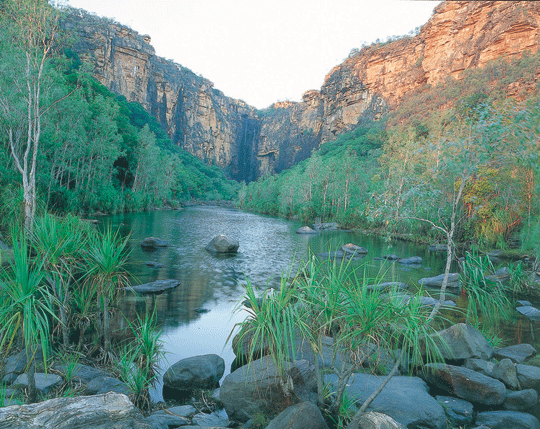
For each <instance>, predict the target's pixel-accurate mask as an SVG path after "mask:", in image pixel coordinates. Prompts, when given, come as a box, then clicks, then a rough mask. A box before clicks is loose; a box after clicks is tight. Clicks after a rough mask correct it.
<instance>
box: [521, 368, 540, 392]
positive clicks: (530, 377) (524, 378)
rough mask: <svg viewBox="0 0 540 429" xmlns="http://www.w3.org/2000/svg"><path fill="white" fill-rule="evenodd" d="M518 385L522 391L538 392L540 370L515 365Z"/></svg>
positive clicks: (539, 387) (539, 388)
mask: <svg viewBox="0 0 540 429" xmlns="http://www.w3.org/2000/svg"><path fill="white" fill-rule="evenodd" d="M516 371H517V377H518V380H519V385H520V386H521V388H522V389H536V390H540V368H539V367H537V366H532V365H524V364H521V363H518V364H517V365H516Z"/></svg>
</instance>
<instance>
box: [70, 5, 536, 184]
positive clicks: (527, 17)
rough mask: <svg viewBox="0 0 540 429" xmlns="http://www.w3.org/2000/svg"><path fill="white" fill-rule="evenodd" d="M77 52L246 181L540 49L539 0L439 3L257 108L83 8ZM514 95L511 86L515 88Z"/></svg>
mask: <svg viewBox="0 0 540 429" xmlns="http://www.w3.org/2000/svg"><path fill="white" fill-rule="evenodd" d="M67 26H68V27H69V28H71V29H75V30H76V31H77V33H78V34H79V41H78V42H77V43H76V45H75V50H76V51H77V52H78V53H79V54H80V56H81V57H82V58H84V59H86V60H87V61H89V62H90V63H91V64H93V67H94V75H95V76H96V78H97V79H98V80H99V81H100V82H101V83H103V84H104V85H106V86H107V87H108V88H109V89H111V90H112V91H113V92H115V93H118V94H121V95H124V96H125V97H126V98H127V99H128V100H129V101H137V102H139V103H141V104H142V105H143V106H144V108H145V109H146V110H147V111H149V112H150V113H151V114H153V115H154V116H156V117H157V118H158V119H159V121H160V122H161V124H162V125H163V127H164V129H166V131H167V132H168V134H169V135H170V136H171V138H172V140H173V142H174V143H175V144H178V145H180V146H182V147H183V148H184V149H186V150H188V151H189V152H191V153H192V154H194V155H196V156H198V157H199V158H201V159H203V160H205V161H206V162H208V163H214V164H217V165H219V166H221V167H224V168H225V169H226V170H227V171H228V172H229V173H230V175H231V176H232V177H233V178H235V179H238V180H246V181H250V180H253V179H255V178H257V177H259V176H261V175H265V174H271V173H274V172H278V171H281V170H283V169H284V168H288V167H290V166H292V165H294V164H296V163H297V162H299V161H300V160H302V159H305V158H307V157H308V156H309V154H310V153H311V151H312V150H313V149H314V148H317V147H318V146H319V145H320V144H322V143H325V142H328V141H331V140H333V139H334V138H335V137H336V136H337V135H339V134H341V133H343V132H346V131H349V130H351V129H354V128H355V127H356V126H357V125H358V123H359V121H361V120H362V119H364V118H375V119H377V118H378V117H379V116H380V115H381V113H382V112H384V110H385V109H388V108H390V109H392V108H394V107H396V106H398V105H399V103H400V102H401V101H403V100H405V99H406V97H407V95H408V94H411V93H412V92H414V91H419V90H421V89H422V88H423V87H425V85H426V84H427V85H435V84H437V83H438V82H440V81H441V80H444V79H445V78H447V77H449V76H450V77H453V78H457V79H459V78H460V74H461V72H462V71H463V70H466V69H469V68H474V67H483V66H484V65H485V64H486V63H487V62H488V61H490V60H493V59H496V58H499V57H506V58H513V57H516V56H520V55H522V54H523V52H525V51H531V52H536V50H537V48H538V43H539V39H538V38H539V34H540V3H537V2H504V1H494V2H491V1H478V2H468V1H452V2H444V3H441V4H440V5H439V6H437V8H436V9H435V11H434V14H433V16H432V17H431V19H430V20H429V21H428V23H426V24H425V25H424V26H423V27H422V29H421V31H420V32H419V34H418V35H416V36H407V37H404V38H402V39H400V40H396V41H393V42H391V43H386V44H380V43H379V44H374V45H371V46H368V47H364V48H363V49H362V50H360V51H358V52H355V54H354V55H351V56H350V57H349V58H348V59H346V60H345V61H344V62H343V63H342V64H340V65H338V66H336V67H334V68H333V69H332V70H331V71H330V72H329V74H328V75H327V76H326V78H325V81H324V84H323V86H322V88H321V89H320V91H317V90H310V91H307V92H306V93H305V94H304V96H303V101H302V102H299V103H292V102H284V103H275V104H274V105H273V106H272V107H271V108H269V109H265V110H264V111H259V112H257V111H256V110H255V109H254V108H253V107H251V106H249V105H247V104H246V103H244V102H243V101H241V100H235V99H231V98H229V97H226V96H225V95H223V93H221V92H220V91H218V90H216V89H215V88H214V87H213V84H212V83H211V82H210V81H208V80H207V79H204V78H202V77H200V76H197V75H195V74H194V73H192V72H191V71H190V70H188V69H186V68H184V67H182V66H180V65H178V64H176V63H173V62H172V61H168V60H165V59H163V58H160V57H157V56H156V55H155V52H154V49H153V48H152V46H151V45H150V38H149V37H148V36H141V35H139V34H138V33H136V32H135V31H132V30H130V29H128V28H126V27H124V26H122V25H119V24H116V23H113V22H107V21H105V20H102V19H98V18H95V17H92V16H89V15H88V14H86V13H84V12H81V11H78V12H76V13H73V14H72V15H71V18H70V19H69V20H68V23H67ZM510 92H511V91H510Z"/></svg>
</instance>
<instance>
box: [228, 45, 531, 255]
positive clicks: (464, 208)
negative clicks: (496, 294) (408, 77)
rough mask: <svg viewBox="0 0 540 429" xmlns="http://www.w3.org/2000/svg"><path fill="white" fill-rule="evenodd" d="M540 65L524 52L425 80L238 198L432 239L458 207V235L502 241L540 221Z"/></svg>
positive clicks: (269, 209)
mask: <svg viewBox="0 0 540 429" xmlns="http://www.w3.org/2000/svg"><path fill="white" fill-rule="evenodd" d="M539 67H540V55H538V54H535V55H525V56H524V57H523V58H522V59H519V60H514V61H513V62H506V61H502V60H501V61H497V62H494V63H490V64H489V65H488V66H487V67H486V68H485V69H479V70H474V71H469V72H468V73H466V74H465V76H464V78H463V79H462V80H460V81H454V80H447V81H446V82H444V83H441V84H440V85H439V86H437V87H435V88H424V90H423V91H421V92H419V93H418V94H416V95H412V96H411V97H409V98H408V100H407V102H406V103H404V104H403V105H402V106H401V107H400V108H399V109H398V110H396V111H395V112H393V113H392V114H390V115H387V116H386V117H385V118H384V119H383V120H381V121H379V122H375V123H364V124H361V125H360V126H359V127H358V128H357V129H356V130H354V131H352V132H350V133H347V134H343V135H341V136H339V137H338V138H337V139H336V140H335V141H333V142H329V143H325V144H323V145H322V146H321V148H320V149H319V150H317V151H315V152H314V153H313V154H312V156H311V157H310V158H309V159H307V160H305V161H304V162H302V163H300V164H299V165H297V166H296V167H294V168H292V169H290V170H288V171H286V172H283V173H282V174H280V175H276V176H269V177H264V178H261V179H260V180H258V181H257V182H254V183H251V184H249V185H244V186H243V187H242V188H241V189H240V192H239V203H240V206H241V207H243V208H246V209H249V210H255V211H259V212H264V213H269V214H274V215H281V216H286V217H293V216H298V217H300V218H301V219H303V220H306V221H312V220H314V219H315V218H316V217H320V218H321V219H322V220H323V221H331V220H335V221H338V222H340V223H342V224H344V225H345V226H351V227H364V228H386V229H387V231H389V232H397V233H413V234H416V235H418V236H428V237H429V236H431V238H444V234H442V231H443V230H447V229H448V228H449V224H450V218H451V215H452V212H453V210H454V206H455V210H457V211H458V213H457V220H458V221H459V222H458V223H459V226H458V227H457V229H456V235H455V237H457V238H459V239H460V240H474V241H477V242H479V243H480V244H484V245H491V246H492V245H497V244H498V245H500V246H504V243H505V241H506V240H508V239H509V238H510V237H511V236H512V234H514V233H516V232H517V231H518V230H519V228H520V227H522V226H525V230H526V231H530V230H532V228H534V226H535V225H536V224H537V222H538V214H539V209H540V204H539V201H538V198H536V197H535V196H537V195H538V191H539V181H538V175H539V174H540V166H539V163H538V156H539V154H540V142H539V139H538V136H539V135H540V134H539V133H540V129H539V126H540V108H539V107H538V95H537V91H536V84H535V82H534V76H535V74H536V72H537V71H538V69H539ZM512 82H516V83H515V84H513V85H512ZM509 86H510V88H512V94H511V95H512V97H506V93H505V92H504V91H503V89H504V88H508V87H509ZM441 106H446V107H448V106H452V107H451V108H447V109H441V108H440V107H441ZM462 184H463V186H462V192H461V193H458V191H459V189H460V187H461V186H460V185H462ZM434 226H441V227H442V229H440V228H434ZM526 235H527V234H526Z"/></svg>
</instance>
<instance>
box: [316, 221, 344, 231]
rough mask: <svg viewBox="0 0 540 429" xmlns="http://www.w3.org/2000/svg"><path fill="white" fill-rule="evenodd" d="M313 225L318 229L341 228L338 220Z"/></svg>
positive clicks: (334, 229) (335, 229)
mask: <svg viewBox="0 0 540 429" xmlns="http://www.w3.org/2000/svg"><path fill="white" fill-rule="evenodd" d="M313 227H314V228H315V229H316V230H318V231H337V230H338V229H339V228H340V227H339V224H338V223H337V222H323V223H316V224H315V225H313Z"/></svg>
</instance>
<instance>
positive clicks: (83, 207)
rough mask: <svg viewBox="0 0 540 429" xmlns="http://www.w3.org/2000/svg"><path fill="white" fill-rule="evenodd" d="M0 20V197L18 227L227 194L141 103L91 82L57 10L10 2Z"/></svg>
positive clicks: (232, 188)
mask: <svg viewBox="0 0 540 429" xmlns="http://www.w3.org/2000/svg"><path fill="white" fill-rule="evenodd" d="M0 18H1V22H0V23H1V24H2V25H1V26H0V28H1V30H0V31H1V37H0V59H1V61H0V64H1V65H0V68H1V70H0V143H2V145H1V148H0V160H1V161H2V164H3V165H4V167H5V168H3V169H2V171H1V173H0V189H1V193H2V195H1V197H2V201H12V202H13V204H11V205H10V209H11V212H14V211H16V212H19V211H21V210H22V213H23V215H24V218H25V219H26V227H27V228H28V227H29V226H30V225H31V224H32V220H33V219H34V217H35V216H36V215H37V214H38V213H39V209H40V208H43V207H45V208H48V209H49V210H54V211H55V212H57V213H66V212H70V213H91V212H96V211H101V212H107V213H111V212H119V211H131V210H144V209H148V208H151V207H155V206H161V205H165V204H166V205H173V206H174V205H177V204H178V203H179V202H181V201H185V200H189V199H191V198H199V199H231V198H232V197H233V196H234V195H235V192H236V186H237V185H236V184H235V183H234V182H232V181H230V180H227V179H226V178H225V176H224V173H223V172H222V171H221V170H220V169H219V168H218V167H211V166H207V165H205V164H204V163H202V162H201V161H200V160H198V159H197V158H196V157H194V156H192V155H190V154H189V153H187V152H186V151H183V150H181V149H180V148H178V147H177V146H174V145H173V144H172V143H171V141H170V139H169V137H168V136H167V134H166V133H165V132H164V131H163V130H162V128H161V126H160V125H159V124H158V122H157V121H156V119H155V118H152V117H151V116H150V115H149V114H148V113H147V112H145V111H144V110H143V109H142V107H141V106H140V105H138V104H137V103H130V102H128V101H126V99H125V98H123V97H119V96H116V95H114V94H112V93H111V92H110V91H109V90H108V89H107V88H105V87H104V86H103V85H101V84H100V83H98V82H97V81H96V80H95V79H94V78H93V77H91V74H90V73H89V71H88V66H87V65H86V64H83V63H82V61H81V60H80V58H79V57H78V56H77V54H75V53H74V52H73V51H72V50H71V49H70V43H72V41H71V40H70V38H71V39H72V38H73V37H74V36H73V35H71V34H65V33H64V32H63V31H62V30H61V27H60V25H59V22H60V21H61V20H62V19H63V17H62V14H61V12H59V11H58V10H56V9H54V8H52V7H51V6H49V5H48V3H47V2H46V1H43V0H9V1H5V2H3V3H2V5H1V6H0ZM19 188H20V189H21V192H20V194H19V191H18V190H19ZM3 210H6V209H5V208H3ZM13 216H15V215H13Z"/></svg>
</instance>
